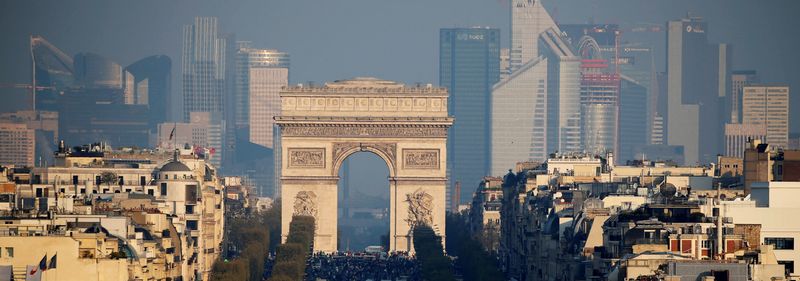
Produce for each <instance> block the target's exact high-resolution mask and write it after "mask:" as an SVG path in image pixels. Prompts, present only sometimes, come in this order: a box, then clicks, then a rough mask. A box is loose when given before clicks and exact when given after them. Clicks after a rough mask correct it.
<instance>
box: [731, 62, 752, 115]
mask: <svg viewBox="0 0 800 281" xmlns="http://www.w3.org/2000/svg"><path fill="white" fill-rule="evenodd" d="M758 82H759V79H758V74H757V73H756V71H755V70H735V71H733V72H731V92H730V97H729V102H730V111H731V117H730V121H729V122H730V123H731V124H737V123H741V122H742V121H741V120H742V89H743V88H744V86H747V85H751V84H754V83H758Z"/></svg>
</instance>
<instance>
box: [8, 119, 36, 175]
mask: <svg viewBox="0 0 800 281" xmlns="http://www.w3.org/2000/svg"><path fill="white" fill-rule="evenodd" d="M35 142H36V138H35V136H34V130H33V129H30V128H28V126H27V125H25V124H16V123H5V122H4V123H0V165H15V166H27V167H32V166H33V165H34V159H33V156H34V148H35V147H36V146H35Z"/></svg>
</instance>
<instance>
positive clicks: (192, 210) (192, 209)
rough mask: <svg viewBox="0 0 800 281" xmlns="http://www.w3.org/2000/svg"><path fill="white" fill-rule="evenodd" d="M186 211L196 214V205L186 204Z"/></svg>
mask: <svg viewBox="0 0 800 281" xmlns="http://www.w3.org/2000/svg"><path fill="white" fill-rule="evenodd" d="M186 213H187V214H190V215H191V214H194V205H186Z"/></svg>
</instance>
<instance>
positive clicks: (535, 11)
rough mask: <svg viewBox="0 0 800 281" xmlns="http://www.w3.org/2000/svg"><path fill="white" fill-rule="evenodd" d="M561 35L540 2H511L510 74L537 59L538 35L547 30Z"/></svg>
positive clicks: (514, 0) (519, 0)
mask: <svg viewBox="0 0 800 281" xmlns="http://www.w3.org/2000/svg"><path fill="white" fill-rule="evenodd" d="M551 28H552V29H555V30H556V31H557V33H559V34H560V33H561V32H560V30H559V29H558V26H557V25H556V23H555V21H553V18H551V17H550V14H549V13H547V10H545V8H544V6H542V3H541V1H536V0H513V1H512V3H511V48H510V50H511V51H510V57H509V65H510V67H511V72H514V71H515V70H517V69H519V68H521V67H522V66H523V65H525V64H526V63H528V62H530V61H532V60H535V59H536V58H538V57H539V56H540V55H541V53H540V52H539V39H540V38H539V35H540V34H542V33H544V32H545V30H547V29H551Z"/></svg>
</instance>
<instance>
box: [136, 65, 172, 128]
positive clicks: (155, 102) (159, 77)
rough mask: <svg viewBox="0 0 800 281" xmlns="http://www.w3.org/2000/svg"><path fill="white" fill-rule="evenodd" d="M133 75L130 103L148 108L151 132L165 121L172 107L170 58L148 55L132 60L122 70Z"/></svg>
mask: <svg viewBox="0 0 800 281" xmlns="http://www.w3.org/2000/svg"><path fill="white" fill-rule="evenodd" d="M124 72H125V73H126V74H129V75H131V76H132V77H133V79H132V80H133V81H131V82H133V83H131V84H130V85H129V83H128V81H126V87H132V90H133V97H134V98H133V100H132V104H145V105H147V106H148V108H149V112H150V113H149V116H148V117H149V121H148V124H149V126H150V130H151V132H156V130H157V128H158V124H159V123H163V122H166V121H167V119H168V116H169V115H168V114H169V109H170V108H172V107H171V106H170V105H171V104H172V102H171V97H170V96H171V91H172V87H171V84H172V60H171V59H170V58H169V57H168V56H164V55H156V56H149V57H146V58H143V59H141V60H138V61H136V62H134V63H133V64H131V65H129V66H127V67H126V68H125V70H124Z"/></svg>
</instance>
